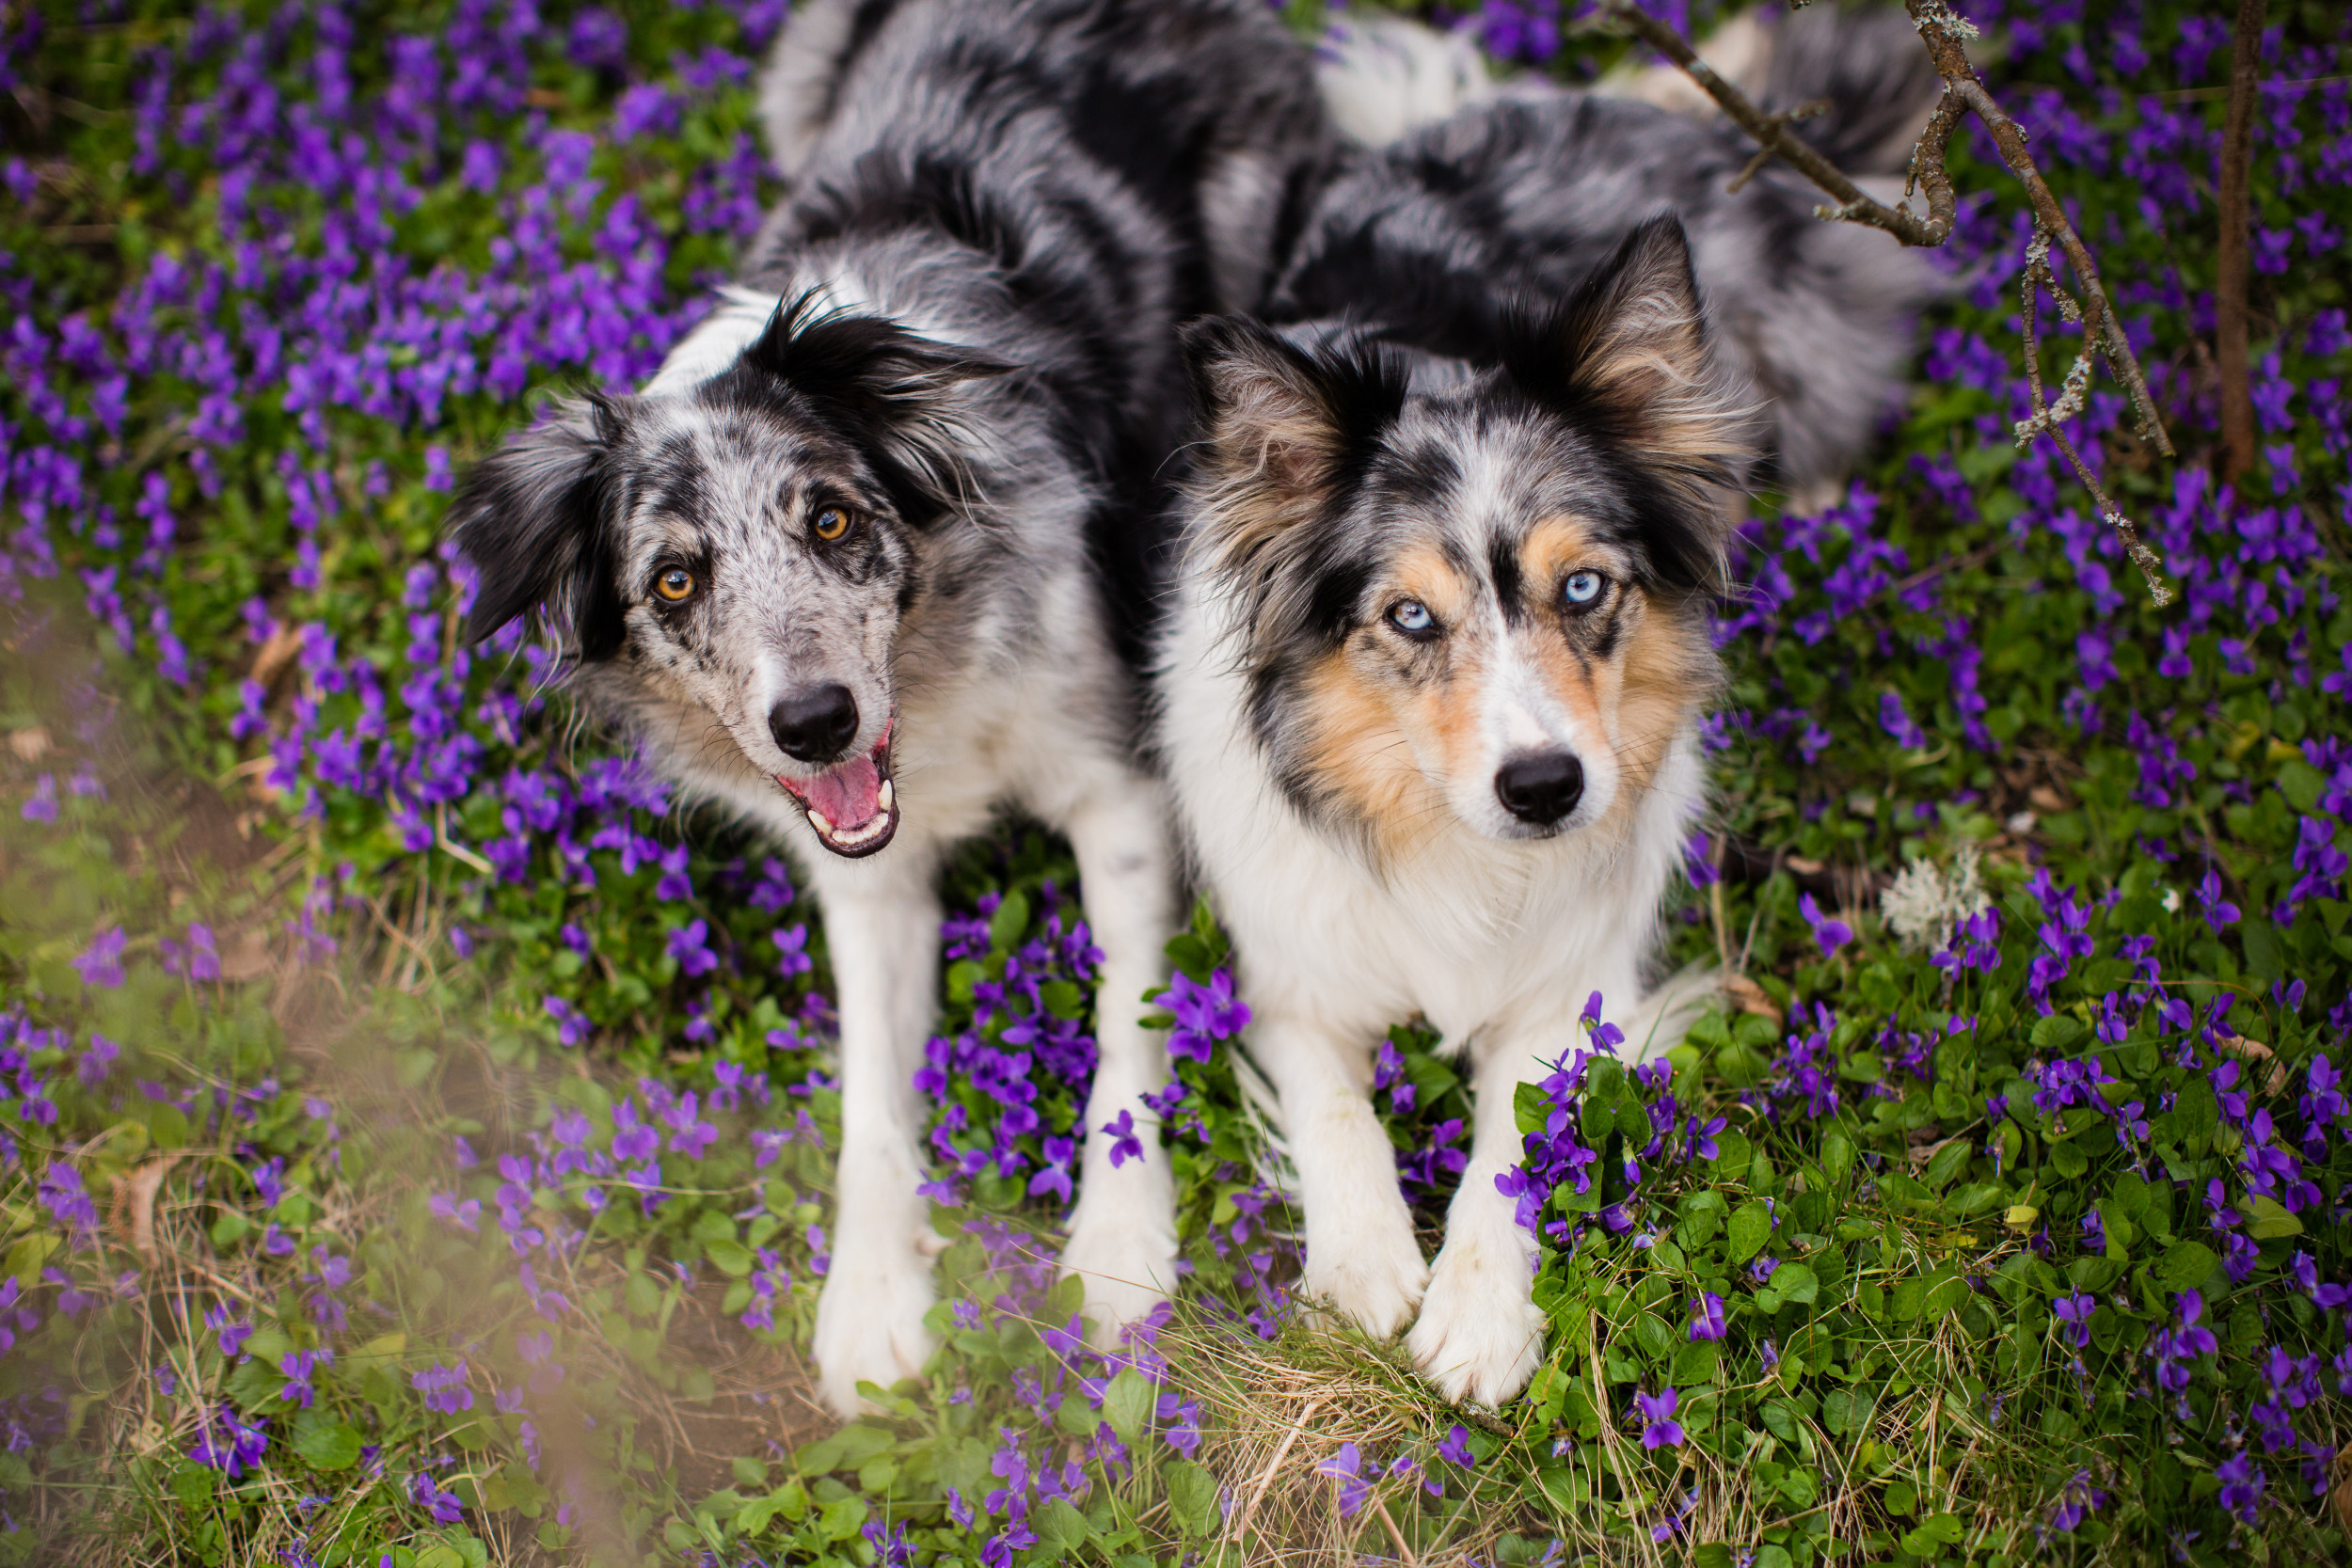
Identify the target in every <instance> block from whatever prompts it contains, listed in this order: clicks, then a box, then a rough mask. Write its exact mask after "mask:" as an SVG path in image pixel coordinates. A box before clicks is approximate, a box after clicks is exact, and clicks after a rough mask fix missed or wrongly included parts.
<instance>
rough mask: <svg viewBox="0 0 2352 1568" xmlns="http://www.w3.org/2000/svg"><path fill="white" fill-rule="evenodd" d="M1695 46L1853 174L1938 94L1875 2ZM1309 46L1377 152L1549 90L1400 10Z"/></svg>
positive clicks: (1649, 90)
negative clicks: (1510, 79)
mask: <svg viewBox="0 0 2352 1568" xmlns="http://www.w3.org/2000/svg"><path fill="white" fill-rule="evenodd" d="M1697 47H1698V53H1699V57H1700V58H1701V59H1703V60H1705V61H1706V62H1707V63H1708V65H1709V66H1711V67H1713V68H1714V69H1715V71H1717V72H1718V73H1719V74H1721V75H1722V76H1723V77H1724V79H1725V80H1727V81H1729V82H1730V83H1731V84H1732V85H1733V86H1735V87H1738V88H1740V91H1741V92H1743V93H1745V94H1746V95H1747V96H1748V97H1749V98H1750V99H1752V100H1754V101H1755V102H1756V103H1757V104H1758V105H1759V106H1760V107H1762V108H1764V109H1765V110H1767V111H1769V112H1772V113H1782V112H1786V111H1788V110H1793V109H1797V108H1800V107H1802V106H1804V105H1805V104H1807V103H1817V102H1821V101H1826V102H1827V103H1828V104H1829V107H1828V109H1827V110H1826V111H1825V112H1822V113H1820V114H1816V115H1814V116H1811V117H1810V118H1807V119H1800V120H1796V121H1794V122H1793V128H1794V130H1795V131H1796V133H1797V135H1799V136H1801V137H1803V138H1804V140H1805V141H1806V142H1809V143H1810V144H1812V146H1813V147H1814V148H1815V149H1816V150H1818V151H1820V153H1821V155H1822V156H1823V157H1825V158H1827V159H1829V161H1830V162H1831V163H1833V164H1836V166H1838V167H1839V168H1841V169H1843V170H1845V171H1846V172H1847V173H1848V174H1851V175H1855V176H1866V175H1877V176H1887V175H1899V174H1901V173H1902V172H1903V170H1904V168H1905V167H1906V166H1907V165H1908V164H1909V162H1910V158H1911V147H1912V143H1913V142H1915V140H1917V139H1918V135H1919V132H1920V131H1921V130H1922V129H1923V128H1924V127H1925V126H1926V124H1927V119H1928V115H1929V113H1930V112H1931V111H1932V110H1933V109H1934V107H1935V100H1936V95H1937V94H1938V93H1939V92H1941V91H1942V90H1943V79H1942V78H1941V77H1939V76H1938V75H1937V74H1936V73H1935V66H1934V63H1933V62H1932V61H1931V60H1930V59H1929V58H1928V52H1927V50H1926V49H1925V48H1923V47H1922V46H1921V45H1920V42H1919V36H1918V33H1917V31H1916V30H1915V28H1914V27H1913V26H1912V24H1911V19H1910V17H1909V16H1907V15H1906V14H1905V13H1904V12H1903V10H1902V8H1900V7H1898V6H1891V5H1885V4H1881V3H1876V0H1866V3H1864V4H1860V5H1854V4H1842V5H1841V4H1815V5H1812V6H1808V7H1807V8H1804V10H1801V11H1797V12H1795V13H1794V14H1791V15H1786V16H1783V15H1776V14H1768V13H1766V12H1760V11H1748V12H1745V13H1743V14H1741V15H1740V16H1737V17H1734V18H1733V19H1732V20H1731V21H1729V22H1727V23H1725V24H1724V25H1722V26H1721V27H1718V28H1716V29H1715V31H1714V32H1712V33H1710V34H1709V35H1708V37H1707V39H1706V40H1705V41H1703V42H1702V43H1700V44H1699V45H1698V46H1697ZM1315 54H1316V60H1317V66H1316V79H1317V81H1318V83H1319V85H1320V86H1321V87H1322V88H1323V101H1324V104H1325V106H1326V107H1327V109H1328V110H1329V111H1330V115H1331V119H1332V122H1333V123H1334V124H1336V125H1337V126H1338V127H1339V129H1340V132H1341V134H1342V135H1345V136H1347V137H1348V138H1349V139H1350V140H1353V141H1356V142H1359V143H1360V144H1362V145H1363V146H1366V147H1385V146H1387V145H1388V144H1389V143H1391V142H1392V141H1396V140H1399V139H1401V138H1402V137H1404V136H1405V135H1407V134H1408V133H1410V132H1413V131H1417V130H1419V129H1420V128H1421V127H1422V126H1424V125H1434V124H1436V123H1437V122H1438V121H1439V120H1441V119H1449V118H1451V117H1452V116H1453V115H1454V112H1455V111H1456V110H1459V109H1462V108H1466V107H1468V106H1469V105H1470V104H1472V103H1484V102H1486V100H1488V99H1492V98H1496V97H1501V96H1503V95H1505V94H1506V93H1512V94H1516V93H1522V92H1538V93H1540V92H1544V91H1548V90H1551V89H1549V87H1548V86H1547V85H1545V84H1543V83H1541V82H1527V83H1512V84H1509V85H1508V86H1506V85H1505V84H1503V83H1501V82H1498V81H1496V80H1495V78H1494V77H1493V76H1492V75H1491V74H1490V73H1489V72H1488V71H1487V69H1486V57H1485V56H1484V55H1481V54H1480V53H1479V51H1478V45H1477V43H1476V41H1475V40H1473V39H1472V37H1471V35H1470V33H1468V32H1451V33H1445V32H1439V31H1438V30H1437V29H1436V28H1433V27H1428V26H1424V25H1422V24H1421V23H1418V22H1408V21H1406V20H1405V19H1404V18H1403V17H1395V16H1377V15H1367V16H1360V17H1356V18H1352V19H1349V20H1346V21H1342V22H1335V23H1333V24H1331V27H1330V30H1329V31H1328V32H1327V33H1326V34H1325V35H1324V39H1323V42H1322V43H1321V44H1320V45H1319V46H1318V47H1317V49H1316V51H1315ZM1598 90H1599V91H1600V92H1602V93H1603V94H1605V95H1607V96H1610V97H1613V98H1631V99H1637V100H1640V101H1641V102H1643V103H1654V104H1657V105H1658V106H1659V107H1660V108H1664V109H1672V110H1674V111H1675V112H1677V114H1682V115H1687V116H1689V117H1690V118H1692V119H1700V120H1714V119H1721V118H1722V111H1721V110H1720V109H1718V108H1717V107H1716V106H1715V101H1714V100H1713V99H1711V98H1709V97H1708V96H1707V94H1706V93H1705V91H1703V90H1702V89H1701V88H1700V87H1699V86H1698V84H1697V83H1695V82H1693V81H1692V80H1691V78H1690V77H1689V76H1687V75H1685V74H1684V73H1683V72H1682V71H1681V70H1680V69H1679V68H1678V67H1676V66H1672V65H1649V66H1640V67H1633V68H1629V69H1627V70H1623V71H1618V72H1615V73H1613V74H1612V75H1611V76H1609V77H1607V78H1605V79H1604V80H1603V81H1602V82H1601V83H1600V86H1599V87H1598ZM763 102H764V101H763Z"/></svg>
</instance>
